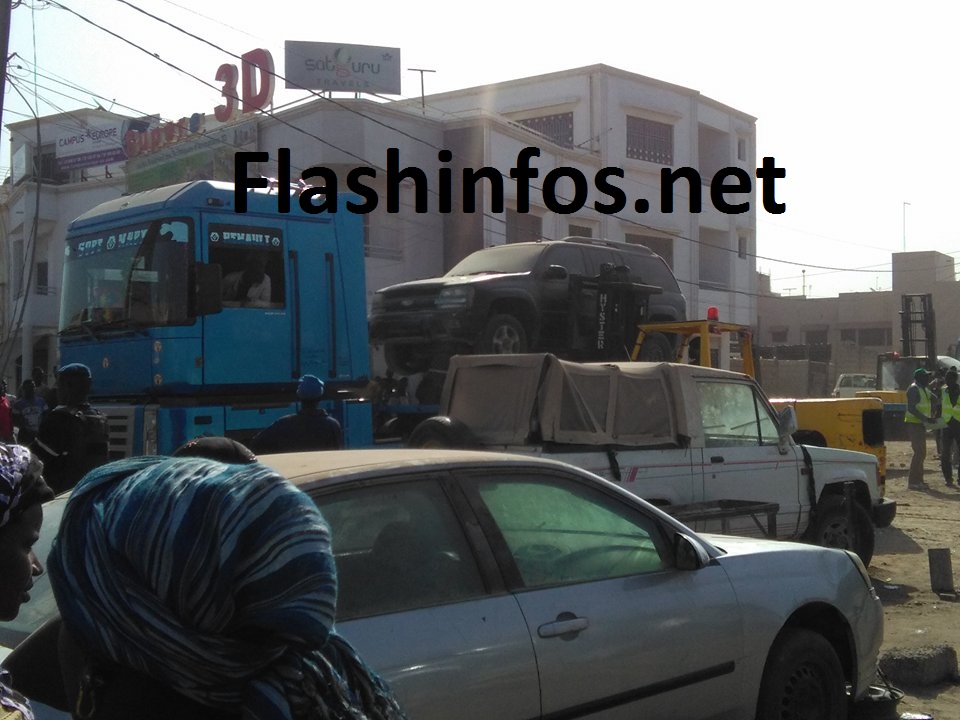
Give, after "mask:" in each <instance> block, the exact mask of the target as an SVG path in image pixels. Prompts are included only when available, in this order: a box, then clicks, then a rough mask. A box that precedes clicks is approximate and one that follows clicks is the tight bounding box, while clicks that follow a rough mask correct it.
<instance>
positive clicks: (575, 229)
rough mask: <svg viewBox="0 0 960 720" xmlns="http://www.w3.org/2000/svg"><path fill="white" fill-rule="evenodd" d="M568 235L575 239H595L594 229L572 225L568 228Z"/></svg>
mask: <svg viewBox="0 0 960 720" xmlns="http://www.w3.org/2000/svg"><path fill="white" fill-rule="evenodd" d="M567 234H568V235H572V236H573V237H593V228H590V227H587V226H586V225H573V224H571V225H569V226H568V227H567Z"/></svg>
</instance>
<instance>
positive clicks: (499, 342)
mask: <svg viewBox="0 0 960 720" xmlns="http://www.w3.org/2000/svg"><path fill="white" fill-rule="evenodd" d="M478 349H479V351H480V352H481V353H489V354H492V355H501V354H503V353H525V352H527V350H528V349H529V347H528V344H527V331H526V330H524V329H523V325H522V324H521V323H520V321H519V320H517V319H516V318H515V317H514V316H513V315H506V314H500V315H494V316H493V317H491V318H490V319H489V320H488V321H487V324H486V327H484V329H483V334H482V335H481V336H480V342H479V343H478Z"/></svg>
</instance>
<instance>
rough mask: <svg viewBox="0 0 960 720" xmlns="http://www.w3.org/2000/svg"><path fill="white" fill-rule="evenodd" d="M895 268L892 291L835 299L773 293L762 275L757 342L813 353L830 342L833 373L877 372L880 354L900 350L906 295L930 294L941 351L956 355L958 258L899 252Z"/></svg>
mask: <svg viewBox="0 0 960 720" xmlns="http://www.w3.org/2000/svg"><path fill="white" fill-rule="evenodd" d="M892 267H893V283H892V286H893V289H892V290H886V291H874V292H857V293H841V294H840V295H839V296H838V297H835V298H807V297H804V296H802V295H797V296H782V295H774V294H772V293H771V292H770V279H769V277H766V276H761V277H760V281H759V288H760V294H759V297H758V301H757V319H756V323H755V325H754V327H755V337H756V343H757V344H758V345H760V346H763V347H775V346H806V347H807V348H808V351H809V352H810V355H811V357H821V356H822V355H821V354H818V353H817V348H818V347H820V348H821V349H823V348H824V346H829V363H830V372H829V375H830V377H831V378H835V377H836V375H838V374H839V373H843V372H874V371H875V370H876V362H877V354H878V353H882V352H889V351H897V352H900V351H901V338H902V331H901V314H900V310H901V298H902V296H903V295H904V294H927V293H929V294H930V295H931V296H932V305H933V310H934V317H935V323H934V326H935V330H936V346H937V351H938V354H940V355H954V354H955V352H956V345H957V339H958V338H960V283H958V282H957V279H956V269H955V266H954V259H953V258H952V257H951V256H949V255H946V254H944V253H940V252H935V251H922V252H904V253H894V255H893V257H892ZM823 352H827V351H826V350H825V349H824V350H823Z"/></svg>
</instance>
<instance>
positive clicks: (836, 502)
mask: <svg viewBox="0 0 960 720" xmlns="http://www.w3.org/2000/svg"><path fill="white" fill-rule="evenodd" d="M850 520H851V519H850V518H849V517H848V516H847V508H846V505H845V503H844V498H843V496H841V495H830V496H828V497H825V498H823V499H822V500H821V501H820V502H819V503H818V505H817V512H816V517H815V519H814V520H813V522H812V523H811V525H810V528H809V530H808V531H807V540H809V541H810V542H812V543H813V544H814V545H821V546H823V547H835V548H841V549H843V550H853V551H854V552H855V553H856V554H857V555H859V556H860V559H861V560H862V561H863V564H864V565H865V566H869V565H870V561H871V560H872V559H873V551H874V546H875V543H876V533H875V528H874V527H873V521H872V520H871V519H870V514H869V513H868V512H867V511H866V509H864V507H863V505H861V504H860V503H858V502H854V503H853V524H852V525H851V522H850Z"/></svg>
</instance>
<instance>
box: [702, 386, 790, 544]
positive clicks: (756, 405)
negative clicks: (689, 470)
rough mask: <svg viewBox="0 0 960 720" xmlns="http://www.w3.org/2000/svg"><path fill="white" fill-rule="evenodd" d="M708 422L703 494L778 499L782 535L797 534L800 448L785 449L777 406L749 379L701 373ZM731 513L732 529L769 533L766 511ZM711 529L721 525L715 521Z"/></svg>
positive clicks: (704, 418) (710, 498)
mask: <svg viewBox="0 0 960 720" xmlns="http://www.w3.org/2000/svg"><path fill="white" fill-rule="evenodd" d="M696 388H697V399H698V401H699V405H700V418H701V420H702V423H703V436H704V449H703V499H704V501H707V502H711V501H717V500H746V501H756V502H766V503H769V502H776V503H779V505H780V511H779V513H778V514H777V535H778V536H779V537H792V536H794V535H795V534H796V532H797V528H798V526H799V522H800V502H801V497H800V491H801V482H800V468H801V466H802V460H801V458H800V455H799V450H798V448H797V447H796V446H795V445H793V444H792V443H790V444H789V445H787V447H786V452H785V453H782V452H781V448H780V443H779V433H778V429H777V423H776V420H775V419H774V414H773V410H772V409H771V407H770V405H769V404H768V403H767V401H766V399H765V398H764V397H763V396H762V395H761V394H760V392H759V391H758V389H757V388H756V386H754V385H753V384H752V383H749V382H743V381H728V380H717V379H706V378H698V379H697V381H696ZM757 520H759V521H760V524H759V525H758V523H757V522H756V521H755V520H754V518H752V517H751V516H744V517H734V518H730V519H729V532H730V533H732V534H737V535H755V536H759V535H762V534H764V530H765V529H766V525H765V522H764V520H765V517H763V516H761V517H759V518H757ZM706 529H709V530H719V528H714V527H709V528H706Z"/></svg>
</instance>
